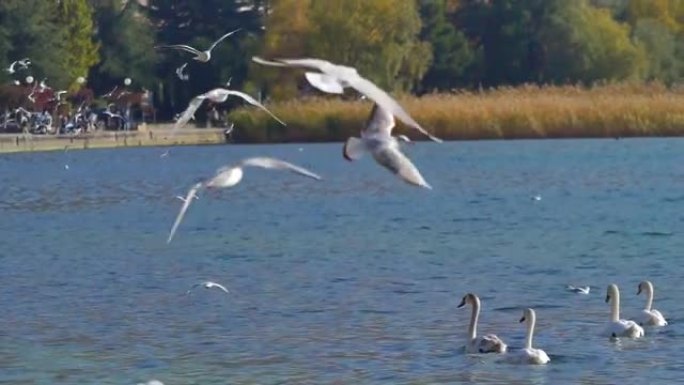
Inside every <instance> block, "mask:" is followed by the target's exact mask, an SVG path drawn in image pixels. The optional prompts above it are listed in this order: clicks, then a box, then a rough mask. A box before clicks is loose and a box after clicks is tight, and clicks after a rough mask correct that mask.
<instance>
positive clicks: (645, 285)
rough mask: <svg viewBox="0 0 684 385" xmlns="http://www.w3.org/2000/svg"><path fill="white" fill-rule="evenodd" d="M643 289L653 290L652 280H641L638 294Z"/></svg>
mask: <svg viewBox="0 0 684 385" xmlns="http://www.w3.org/2000/svg"><path fill="white" fill-rule="evenodd" d="M642 291H651V292H652V291H653V284H652V283H651V281H641V282H639V287H638V288H637V295H639V294H641V292H642Z"/></svg>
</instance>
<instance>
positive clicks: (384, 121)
mask: <svg viewBox="0 0 684 385" xmlns="http://www.w3.org/2000/svg"><path fill="white" fill-rule="evenodd" d="M393 128H394V116H392V114H391V113H390V112H389V111H387V110H386V109H384V108H382V107H380V106H379V105H377V104H375V105H374V106H373V110H372V111H371V115H370V117H369V119H368V122H366V127H365V128H364V129H363V130H361V137H360V138H356V137H351V138H349V139H347V142H346V143H345V144H344V147H343V149H342V155H343V156H344V158H345V159H347V160H348V161H353V160H356V159H359V158H361V156H362V155H363V154H364V153H365V152H370V153H371V155H373V158H374V159H375V161H376V162H378V164H380V165H381V166H383V167H385V168H386V169H388V170H390V171H391V172H392V173H393V174H395V175H397V176H398V177H399V178H401V179H402V180H403V181H404V182H406V183H408V184H411V185H414V186H418V187H424V188H427V189H432V187H431V186H430V185H429V184H428V183H427V182H426V181H425V179H424V178H423V176H422V175H421V174H420V171H418V168H416V166H414V165H413V163H411V161H410V160H409V158H408V157H406V155H404V153H402V152H401V148H400V146H399V141H400V140H403V139H398V137H394V136H392V129H393ZM399 137H401V135H400V136H399Z"/></svg>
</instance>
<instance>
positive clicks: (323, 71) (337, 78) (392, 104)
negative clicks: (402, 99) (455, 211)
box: [252, 57, 442, 142]
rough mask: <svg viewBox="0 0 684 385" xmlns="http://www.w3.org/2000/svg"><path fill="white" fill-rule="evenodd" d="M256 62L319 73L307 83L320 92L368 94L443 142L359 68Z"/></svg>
mask: <svg viewBox="0 0 684 385" xmlns="http://www.w3.org/2000/svg"><path fill="white" fill-rule="evenodd" d="M252 60H253V61H254V62H256V63H259V64H263V65H267V66H275V67H302V68H307V69H314V70H318V71H320V73H319V72H306V73H305V74H304V76H306V80H308V81H309V83H311V85H312V86H314V87H316V88H318V89H319V90H321V91H323V92H327V93H332V94H341V93H343V92H344V89H345V88H349V87H351V88H353V89H355V90H356V91H358V92H360V93H361V94H363V95H365V96H366V97H368V98H369V99H371V100H372V101H374V102H375V103H376V104H378V105H379V106H380V107H382V108H383V109H385V110H386V111H387V112H389V113H391V114H392V115H394V116H396V117H397V118H398V119H399V120H401V121H402V122H404V123H405V124H406V125H408V126H410V127H413V128H415V129H416V130H418V131H420V132H421V133H423V134H424V135H426V136H427V137H428V138H430V139H432V140H434V141H435V142H442V140H441V139H439V138H437V137H435V136H434V135H432V134H430V133H429V132H427V131H426V130H425V129H424V128H423V127H421V125H420V124H418V122H416V121H415V120H414V119H413V118H412V117H411V115H409V114H408V112H406V110H404V108H403V107H402V106H401V105H400V104H399V103H398V102H397V101H396V100H394V99H393V98H392V97H391V96H390V95H389V94H387V92H385V91H383V90H382V89H381V88H380V87H378V86H376V85H375V84H374V83H373V82H371V81H370V80H368V79H366V78H364V77H362V76H361V75H359V73H358V72H357V71H356V68H353V67H347V66H343V65H338V64H333V63H331V62H329V61H326V60H321V59H273V60H264V59H262V58H260V57H252Z"/></svg>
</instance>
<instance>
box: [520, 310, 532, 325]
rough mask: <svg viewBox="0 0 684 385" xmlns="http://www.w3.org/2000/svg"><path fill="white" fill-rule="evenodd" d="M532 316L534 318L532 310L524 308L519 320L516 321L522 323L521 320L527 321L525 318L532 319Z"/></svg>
mask: <svg viewBox="0 0 684 385" xmlns="http://www.w3.org/2000/svg"><path fill="white" fill-rule="evenodd" d="M534 318H535V316H534V310H532V309H525V310H523V315H522V317H521V318H520V321H518V322H519V323H523V322H525V321H527V320H532V319H534Z"/></svg>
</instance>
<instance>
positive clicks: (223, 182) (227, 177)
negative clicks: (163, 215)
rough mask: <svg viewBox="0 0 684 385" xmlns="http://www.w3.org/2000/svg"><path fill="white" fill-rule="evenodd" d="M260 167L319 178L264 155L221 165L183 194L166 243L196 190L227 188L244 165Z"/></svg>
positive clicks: (239, 174) (240, 176) (239, 179)
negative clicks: (183, 197) (181, 205)
mask: <svg viewBox="0 0 684 385" xmlns="http://www.w3.org/2000/svg"><path fill="white" fill-rule="evenodd" d="M248 166H251V167H260V168H268V169H275V170H285V171H292V172H294V173H296V174H299V175H303V176H306V177H309V178H312V179H316V180H320V179H321V177H320V176H318V175H316V174H314V173H313V172H311V171H309V170H307V169H305V168H303V167H299V166H296V165H294V164H292V163H288V162H285V161H283V160H280V159H275V158H266V157H255V158H247V159H244V160H242V161H240V162H238V163H237V164H234V165H230V166H225V167H221V168H219V169H218V170H217V171H216V174H215V175H214V176H213V177H212V178H209V179H207V180H205V181H203V182H200V183H197V184H195V185H193V186H192V187H191V188H190V190H188V193H187V195H186V196H185V199H184V200H183V207H181V210H180V212H179V213H178V216H177V217H176V221H175V222H174V223H173V227H171V231H170V232H169V237H168V239H167V240H166V243H171V240H172V239H173V235H174V234H175V233H176V230H177V229H178V225H180V223H181V221H182V220H183V216H185V212H186V211H187V210H188V207H190V203H192V201H193V200H194V198H195V197H196V196H197V192H198V191H199V190H200V189H202V188H208V189H214V188H216V189H219V188H228V187H233V186H235V185H236V184H238V183H240V181H241V180H242V175H243V171H242V169H243V168H244V167H248Z"/></svg>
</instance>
